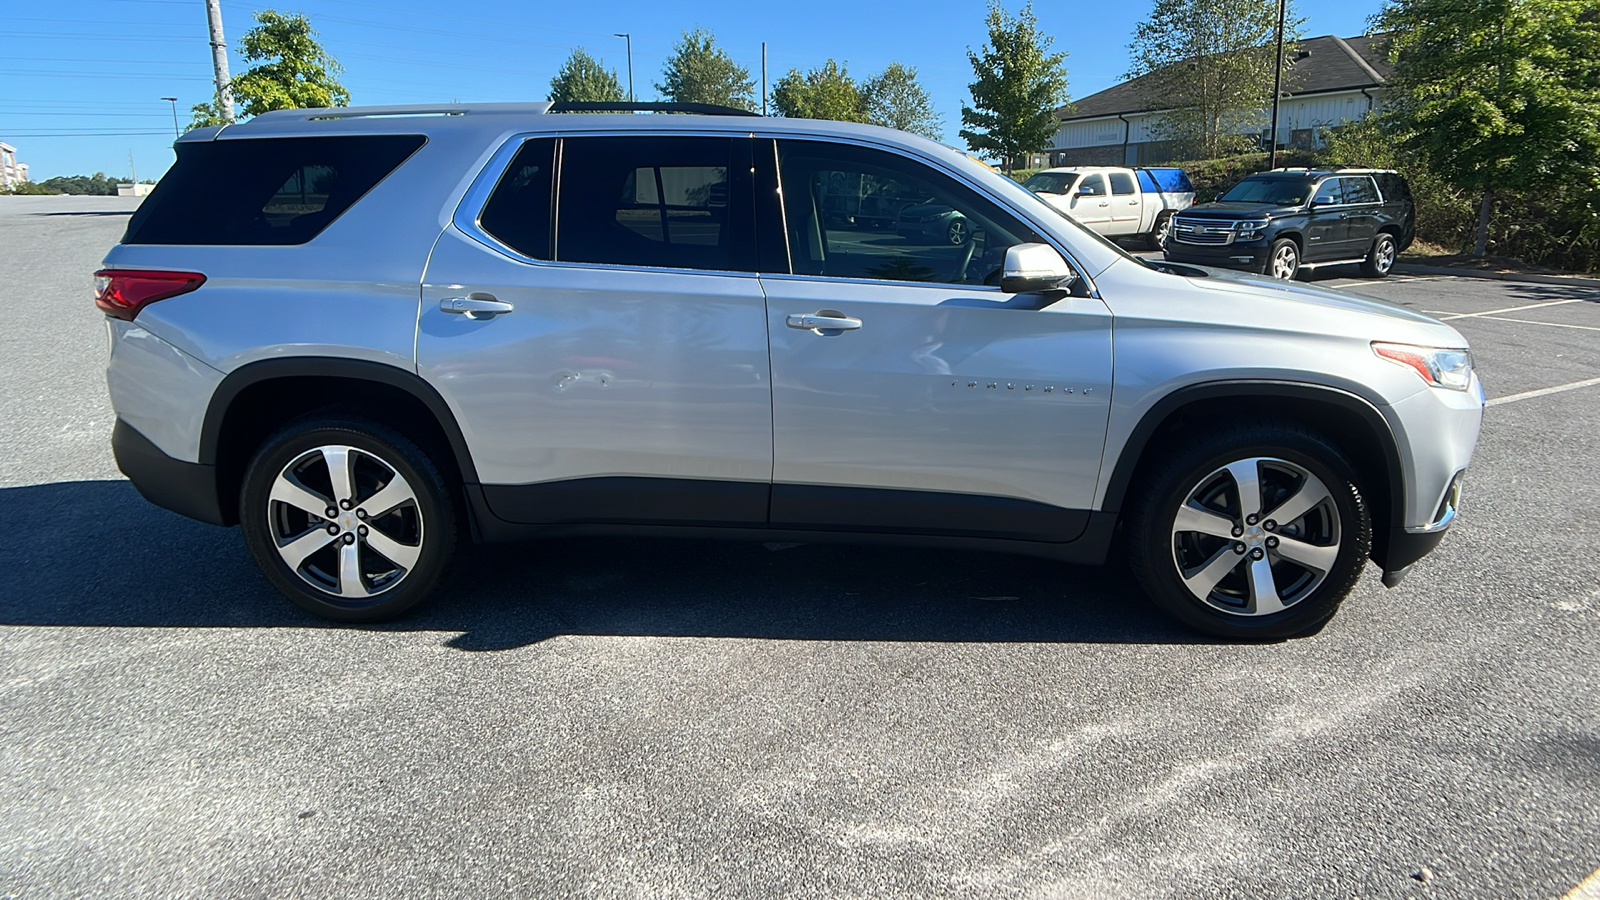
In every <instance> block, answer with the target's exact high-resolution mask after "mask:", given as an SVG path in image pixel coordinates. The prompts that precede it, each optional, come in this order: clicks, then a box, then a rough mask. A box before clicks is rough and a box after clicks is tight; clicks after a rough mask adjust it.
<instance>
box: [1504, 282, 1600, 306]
mask: <svg viewBox="0 0 1600 900" xmlns="http://www.w3.org/2000/svg"><path fill="white" fill-rule="evenodd" d="M1506 287H1507V288H1508V289H1509V290H1508V291H1507V293H1509V294H1510V295H1511V296H1512V297H1514V298H1515V299H1517V300H1522V301H1525V302H1528V303H1550V302H1553V301H1556V300H1581V301H1583V302H1585V303H1600V288H1592V287H1588V286H1587V285H1581V284H1574V285H1571V286H1568V285H1565V284H1534V283H1532V282H1507V283H1506Z"/></svg>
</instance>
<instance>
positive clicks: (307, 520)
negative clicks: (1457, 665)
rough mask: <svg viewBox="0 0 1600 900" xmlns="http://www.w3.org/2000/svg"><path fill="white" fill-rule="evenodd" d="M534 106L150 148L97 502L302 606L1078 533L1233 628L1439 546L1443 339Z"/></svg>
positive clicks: (383, 115) (842, 146)
mask: <svg viewBox="0 0 1600 900" xmlns="http://www.w3.org/2000/svg"><path fill="white" fill-rule="evenodd" d="M568 108H570V107H568ZM564 111H566V110H565V109H564V108H563V107H560V106H552V105H551V104H548V103H528V104H515V105H482V106H480V105H449V106H441V107H375V108H365V109H322V110H296V111H286V112H274V113H268V114H266V115H262V116H259V117H257V118H255V119H254V120H252V121H251V122H249V123H248V124H244V125H233V126H228V127H225V128H222V129H216V128H211V129H200V130H196V131H192V132H190V133H189V134H187V135H185V136H184V137H183V138H182V139H181V140H180V141H179V142H178V143H177V153H178V160H177V163H176V165H175V166H174V167H173V169H172V170H171V171H170V172H169V173H168V174H167V176H166V177H165V178H164V179H162V181H161V183H160V185H158V186H157V188H156V189H155V191H154V192H153V193H152V194H151V195H150V196H149V197H148V198H147V199H146V200H145V202H144V204H143V205H142V206H141V207H140V209H139V210H138V212H137V214H136V215H135V216H134V217H133V218H132V219H131V221H130V223H129V226H128V230H127V233H126V235H125V236H124V237H123V239H122V242H121V243H120V244H118V245H117V246H116V247H115V248H113V249H112V250H111V252H110V254H109V255H108V256H107V257H106V260H105V268H104V269H103V270H102V271H101V272H99V273H98V277H99V293H98V295H97V300H96V302H97V305H98V306H99V307H100V309H102V310H104V311H105V313H106V315H107V317H108V319H107V324H108V325H109V327H110V331H111V348H112V349H111V361H110V366H109V370H108V372H107V378H108V381H109V383H110V390H111V396H112V400H113V403H114V405H115V407H116V412H117V424H116V429H115V432H114V433H113V437H112V444H113V447H114V448H115V451H116V456H117V460H118V464H119V465H120V466H121V468H122V470H123V471H124V472H125V473H127V475H128V477H129V478H130V479H132V481H133V483H134V484H135V486H137V487H138V489H139V490H140V492H141V493H143V494H144V495H145V496H146V497H147V498H149V499H150V500H151V501H153V502H155V503H157V504H159V505H161V506H164V507H166V508H168V509H171V510H175V511H177V512H180V513H183V514H184V515H187V516H190V517H193V518H196V519H199V520H202V521H205V522H211V523H214V524H217V525H234V524H239V525H241V526H242V529H243V532H244V539H245V543H246V545H247V546H248V547H249V550H250V552H251V553H252V555H253V556H254V558H255V559H256V561H257V562H258V563H259V564H260V566H261V569H262V571H263V572H265V573H266V576H267V578H268V579H269V580H270V581H271V582H272V583H273V584H274V585H275V586H276V587H277V588H278V589H279V590H281V591H282V592H283V593H284V594H286V595H287V596H288V597H289V598H290V599H291V600H293V601H294V602H296V603H298V604H299V605H301V606H302V607H304V608H306V609H308V610H311V611H312V612H315V613H317V614H319V615H323V616H327V617H329V618H333V619H339V620H344V621H372V620H377V619H381V618H385V617H389V616H393V615H396V614H398V613H400V612H402V611H403V610H406V609H408V608H410V607H412V606H413V605H414V604H416V603H418V602H419V601H421V600H422V599H423V598H425V597H426V596H427V595H428V594H429V593H431V592H432V591H433V590H434V589H435V587H436V585H437V584H438V583H439V580H440V577H441V575H442V574H443V572H444V571H445V569H446V567H447V564H448V563H449V561H450V558H451V555H452V552H453V551H454V549H455V545H456V542H457V540H458V538H463V539H471V540H474V541H504V540H512V539H519V538H525V537H538V536H546V535H582V534H599V533H613V534H614V533H619V532H622V533H627V534H663V535H665V534H671V535H695V536H706V537H711V536H716V537H734V538H746V539H749V538H755V537H759V538H760V539H767V540H770V539H773V538H775V537H776V538H781V539H785V540H799V541H822V540H834V539H839V540H875V541H895V542H899V541H906V540H912V541H916V542H919V543H925V544H932V545H936V546H943V547H960V548H976V549H991V550H1004V551H1016V552H1022V553H1029V554H1038V555H1043V556H1048V557H1053V558H1056V559H1059V560H1062V561H1065V562H1071V563H1100V562H1103V561H1104V560H1105V559H1106V558H1107V557H1108V555H1109V553H1110V551H1111V549H1112V548H1113V547H1114V546H1117V547H1119V549H1120V551H1121V552H1120V553H1119V555H1125V556H1126V557H1127V559H1128V560H1129V562H1130V563H1131V565H1132V567H1133V570H1134V572H1135V573H1136V574H1137V577H1138V579H1139V581H1140V583H1141V584H1142V585H1143V587H1144V588H1145V589H1146V590H1147V591H1148V593H1149V595H1150V596H1151V598H1153V599H1154V601H1155V602H1156V603H1157V604H1159V605H1160V606H1161V607H1163V608H1164V609H1166V610H1167V611H1169V612H1170V613H1172V614H1173V615H1175V616H1177V617H1178V618H1179V619H1181V620H1183V621H1184V622H1186V623H1188V624H1189V625H1191V626H1193V627H1195V628H1198V629H1201V630H1204V631H1207V632H1210V633H1213V634H1218V635H1223V636H1229V637H1235V638H1276V637H1282V636H1287V635H1293V634H1298V633H1302V632H1305V631H1307V630H1309V629H1314V628H1316V627H1317V626H1319V625H1320V624H1321V623H1323V622H1324V621H1325V620H1327V619H1328V617H1330V616H1331V615H1333V613H1334V611H1335V609H1336V608H1337V606H1338V604H1339V602H1340V600H1341V599H1342V598H1343V597H1344V596H1345V595H1346V594H1347V593H1348V592H1349V591H1350V589H1351V587H1352V586H1353V585H1354V584H1355V582H1356V579H1357V577H1358V576H1359V574H1360V571H1361V569H1362V567H1363V565H1364V563H1365V561H1366V560H1367V559H1368V558H1369V557H1370V558H1371V559H1373V560H1374V561H1375V562H1376V563H1377V564H1378V566H1379V567H1380V568H1381V569H1382V571H1383V573H1384V576H1383V578H1384V582H1385V584H1388V585H1391V586H1392V585H1394V584H1395V583H1398V581H1399V580H1400V578H1401V576H1402V575H1404V574H1405V572H1406V571H1407V569H1408V568H1409V567H1410V566H1411V565H1412V564H1413V563H1414V562H1416V561H1417V560H1418V559H1420V558H1421V557H1422V556H1423V555H1424V554H1426V553H1427V552H1428V551H1429V550H1431V549H1432V548H1433V547H1434V546H1435V545H1437V544H1438V543H1439V541H1440V539H1441V538H1442V537H1443V535H1444V533H1445V530H1446V529H1447V528H1448V527H1449V526H1450V523H1451V520H1452V518H1453V517H1454V515H1455V510H1456V504H1457V499H1458V496H1459V492H1460V486H1461V475H1462V471H1463V470H1464V469H1465V468H1466V466H1467V462H1468V460H1469V458H1470V457H1471V455H1472V449H1473V445H1474V443H1475V442H1476V439H1477V436H1478V428H1479V423H1480V420H1481V416H1482V409H1483V393H1482V389H1481V387H1480V386H1479V383H1478V381H1477V379H1476V377H1475V376H1474V374H1473V372H1472V359H1471V355H1470V353H1469V352H1468V350H1467V345H1466V341H1465V340H1464V339H1463V338H1462V336H1461V335H1460V334H1459V333H1457V332H1456V331H1455V330H1454V329H1452V328H1450V327H1448V326H1446V325H1442V324H1440V323H1439V322H1436V321H1434V320H1432V319H1429V318H1427V317H1424V316H1421V315H1418V314H1415V313H1412V312H1408V311H1405V310H1402V309H1398V308H1395V307H1392V306H1388V305H1385V304H1383V303H1379V302H1376V301H1373V300H1368V299H1363V298H1360V297H1356V296H1352V295H1349V294H1344V293H1340V292H1338V291H1333V290H1325V289H1319V288H1316V287H1312V286H1308V285H1303V284H1292V283H1285V282H1281V281H1273V280H1268V279H1263V278H1257V277H1252V276H1248V275H1240V274H1235V273H1227V272H1222V271H1211V270H1206V269H1199V268H1191V267H1187V266H1181V265H1177V264H1173V263H1155V262H1147V261H1142V260H1140V259H1137V258H1134V257H1132V256H1129V255H1127V254H1126V253H1124V252H1123V251H1121V250H1119V249H1118V248H1117V247H1115V246H1113V245H1112V244H1111V243H1109V242H1107V241H1106V240H1104V239H1102V238H1100V237H1098V236H1096V235H1095V234H1094V233H1092V232H1090V231H1087V230H1085V229H1083V228H1082V227H1081V226H1078V225H1076V224H1075V223H1074V222H1073V221H1072V220H1070V219H1068V218H1065V217H1063V216H1061V215H1059V214H1057V213H1056V212H1054V211H1053V210H1052V209H1051V208H1050V207H1048V206H1046V205H1045V204H1044V203H1043V202H1041V201H1040V200H1039V199H1038V198H1037V197H1035V196H1034V195H1033V194H1031V193H1029V192H1028V191H1027V190H1025V189H1023V188H1022V187H1021V186H1020V185H1018V184H1016V183H1014V182H1012V181H1011V180H1010V179H1008V178H1005V177H1004V176H1002V175H1000V174H998V173H996V172H994V171H992V170H991V169H989V168H987V167H985V166H983V165H982V164H980V163H978V162H975V161H973V160H972V159H969V158H968V157H966V156H965V155H963V154H961V153H959V152H956V151H954V150H951V149H949V148H946V147H943V146H940V145H938V144H935V143H932V142H929V141H926V140H922V139H920V138H916V137H912V136H910V135H906V134H901V133H898V132H894V131H888V130H884V129H881V128H874V127H869V126H862V125H851V124H844V123H838V122H821V121H804V120H791V119H764V118H746V117H740V116H734V115H712V114H705V115H656V116H643V115H637V114H628V115H616V114H612V115H606V114H600V115H562V114H559V113H562V112H564ZM702 112H704V110H702ZM908 210H909V211H910V212H908ZM935 214H937V215H938V216H941V217H942V218H941V220H940V221H941V223H943V224H944V225H945V226H946V227H941V228H936V229H935V228H924V229H911V228H905V227H898V223H904V222H906V221H908V217H909V216H911V215H923V216H931V215H935ZM949 222H960V223H962V225H963V227H962V229H961V231H962V233H961V234H960V235H958V236H956V237H952V230H951V228H950V227H948V223H949ZM1063 577H1070V576H1069V575H1067V574H1066V573H1063Z"/></svg>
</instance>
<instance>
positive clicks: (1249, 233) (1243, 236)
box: [1233, 222, 1267, 241]
mask: <svg viewBox="0 0 1600 900" xmlns="http://www.w3.org/2000/svg"><path fill="white" fill-rule="evenodd" d="M1266 228H1267V223H1265V222H1240V223H1239V226H1238V229H1239V230H1238V233H1237V234H1235V235H1234V238H1233V239H1234V240H1236V241H1253V240H1255V239H1256V238H1258V237H1260V236H1261V232H1263V231H1265V230H1266Z"/></svg>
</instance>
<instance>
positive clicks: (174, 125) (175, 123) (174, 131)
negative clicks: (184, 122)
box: [161, 97, 181, 137]
mask: <svg viewBox="0 0 1600 900" xmlns="http://www.w3.org/2000/svg"><path fill="white" fill-rule="evenodd" d="M161 99H163V100H170V101H172V136H173V137H181V135H179V134H178V98H177V97H162V98H161Z"/></svg>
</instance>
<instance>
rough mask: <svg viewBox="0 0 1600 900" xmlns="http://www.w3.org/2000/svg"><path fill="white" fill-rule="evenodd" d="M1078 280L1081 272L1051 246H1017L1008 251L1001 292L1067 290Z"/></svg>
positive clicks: (1002, 271) (1032, 292)
mask: <svg viewBox="0 0 1600 900" xmlns="http://www.w3.org/2000/svg"><path fill="white" fill-rule="evenodd" d="M1077 280H1078V273H1076V272H1074V271H1072V267H1071V266H1069V265H1067V261H1066V260H1065V259H1062V258H1061V254H1060V253H1057V252H1056V248H1054V247H1052V246H1050V245H1049V244H1014V245H1012V246H1010V247H1007V248H1006V260H1005V265H1004V266H1003V267H1002V268H1001V270H1000V290H1002V291H1005V292H1006V293H1008V294H1035V293H1039V292H1041V291H1066V290H1070V289H1071V288H1072V285H1073V284H1074V283H1076V282H1077Z"/></svg>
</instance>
